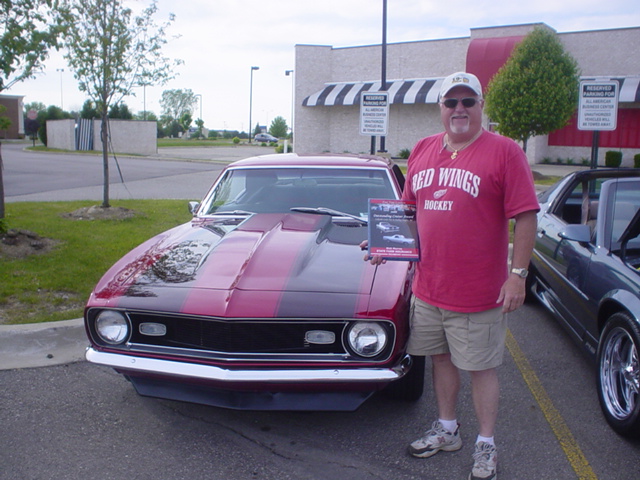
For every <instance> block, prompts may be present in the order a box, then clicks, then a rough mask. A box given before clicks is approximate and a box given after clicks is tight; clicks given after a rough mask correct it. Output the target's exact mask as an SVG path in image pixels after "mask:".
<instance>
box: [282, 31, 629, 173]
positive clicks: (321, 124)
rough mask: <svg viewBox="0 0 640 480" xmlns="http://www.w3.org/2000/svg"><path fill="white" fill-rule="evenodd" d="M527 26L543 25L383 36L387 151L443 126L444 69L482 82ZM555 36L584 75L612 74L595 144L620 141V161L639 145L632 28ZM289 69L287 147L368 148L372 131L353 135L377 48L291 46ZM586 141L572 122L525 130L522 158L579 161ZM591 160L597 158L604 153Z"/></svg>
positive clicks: (376, 79) (376, 78) (371, 87)
mask: <svg viewBox="0 0 640 480" xmlns="http://www.w3.org/2000/svg"><path fill="white" fill-rule="evenodd" d="M535 27H543V28H549V29H551V27H549V26H547V25H545V24H543V23H537V24H526V25H514V26H503V27H487V28H474V29H471V35H470V36H469V37H462V38H450V39H442V40H426V41H416V42H404V43H393V44H388V45H387V70H386V71H387V74H386V77H387V84H388V91H389V101H390V109H389V133H388V135H387V136H386V139H385V140H386V150H387V151H388V152H389V154H391V155H392V156H395V155H397V154H398V152H400V151H401V150H403V149H411V148H413V146H414V145H415V143H416V142H417V141H418V140H419V139H420V138H422V137H425V136H427V135H430V134H433V133H437V132H439V131H441V130H442V125H441V123H440V115H439V109H438V105H437V103H436V102H437V100H438V91H439V87H440V83H441V82H442V79H443V78H444V77H445V76H447V75H449V74H450V73H453V72H455V71H467V72H471V73H474V74H475V75H477V76H478V78H479V79H480V81H481V83H482V85H483V87H484V88H485V89H486V86H487V84H488V82H489V80H490V79H491V77H492V76H493V75H494V74H495V73H496V72H497V71H498V69H499V68H500V67H501V66H502V65H503V64H504V63H505V62H506V60H507V59H508V58H509V56H510V55H511V52H512V50H513V48H514V47H515V45H516V44H517V43H518V42H519V41H521V40H522V39H523V38H524V36H526V35H527V34H528V33H529V32H531V31H532V30H533V29H534V28H535ZM551 30H552V31H553V29H551ZM558 37H559V39H560V41H561V42H562V43H563V45H564V47H565V49H566V50H567V51H568V52H569V53H570V54H571V55H572V56H573V57H574V58H575V59H576V61H577V62H578V65H579V68H580V70H581V75H582V76H583V78H593V77H607V78H609V77H610V78H614V79H617V80H618V81H619V84H620V95H619V110H618V121H617V129H616V130H615V131H611V132H604V131H603V132H601V134H600V151H601V152H602V151H603V150H604V149H616V150H618V149H620V150H622V152H623V154H624V156H623V165H629V164H630V162H632V157H633V155H634V154H636V153H640V55H637V54H636V50H635V49H636V47H637V46H638V45H640V27H634V28H622V29H611V30H594V31H584V32H571V33H559V34H558ZM295 71H296V77H295V82H296V84H295V114H294V118H295V125H294V129H293V131H294V134H295V150H296V152H298V153H312V152H324V151H326V152H351V153H368V152H369V151H370V148H371V137H368V136H363V135H360V133H359V131H360V123H359V122H360V93H361V92H363V91H367V92H375V91H378V90H380V87H381V82H380V80H381V79H380V75H381V73H380V72H381V46H380V45H368V46H360V47H345V48H333V47H331V46H322V45H296V64H295ZM576 108H577V106H576ZM486 126H487V127H488V119H487V125H486ZM591 139H592V132H588V131H580V130H578V129H577V127H576V126H575V121H574V122H572V123H571V124H570V125H569V126H567V127H565V128H564V129H562V130H559V131H556V132H553V133H551V134H550V135H548V136H541V137H534V138H532V139H531V140H530V141H529V143H528V152H527V154H528V157H529V161H530V163H540V162H542V161H543V160H544V159H550V160H552V161H554V162H555V161H556V159H558V158H561V159H564V160H565V161H566V159H569V158H571V159H573V161H574V162H575V163H576V164H579V163H581V162H582V160H583V159H588V158H590V156H591ZM376 148H379V139H378V143H377V147H376ZM599 159H600V163H603V162H604V154H603V153H600V155H599Z"/></svg>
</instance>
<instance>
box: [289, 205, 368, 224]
mask: <svg viewBox="0 0 640 480" xmlns="http://www.w3.org/2000/svg"><path fill="white" fill-rule="evenodd" d="M289 210H291V211H292V212H301V213H312V214H316V215H330V216H332V217H347V218H351V219H353V220H356V221H357V222H358V223H359V224H360V225H368V224H369V222H367V221H366V220H363V219H361V218H360V217H356V216H355V215H351V214H350V213H345V212H340V211H338V210H333V209H332V208H326V207H292V208H290V209H289Z"/></svg>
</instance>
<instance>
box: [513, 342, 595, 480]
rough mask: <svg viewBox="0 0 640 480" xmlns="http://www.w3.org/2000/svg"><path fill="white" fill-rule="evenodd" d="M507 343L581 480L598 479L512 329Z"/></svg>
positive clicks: (523, 376)
mask: <svg viewBox="0 0 640 480" xmlns="http://www.w3.org/2000/svg"><path fill="white" fill-rule="evenodd" d="M506 343H507V348H508V349H509V353H510V354H511V357H512V358H513V360H514V361H515V363H516V366H517V367H518V370H519V371H520V374H521V375H522V378H524V381H525V382H526V384H527V386H528V387H529V390H530V391H531V393H532V394H533V397H534V398H535V399H536V402H538V405H539V406H540V409H541V410H542V413H543V415H544V416H545V418H546V419H547V422H549V425H550V426H551V430H553V433H554V434H555V436H556V438H557V439H558V442H559V443H560V446H561V447H562V450H564V453H565V455H566V457H567V460H569V463H570V464H571V467H572V468H573V470H574V471H575V472H576V474H577V475H578V478H579V479H580V480H597V478H598V477H596V474H595V473H594V472H593V470H592V469H591V465H589V462H588V461H587V459H586V457H585V456H584V454H583V453H582V450H581V449H580V446H579V445H578V442H577V441H576V439H575V438H574V436H573V434H572V433H571V430H569V427H568V426H567V424H566V423H565V421H564V419H563V418H562V415H560V412H558V410H557V409H556V407H554V405H553V402H552V401H551V398H550V397H549V395H548V394H547V392H546V390H545V389H544V387H543V386H542V383H540V380H539V379H538V376H537V375H536V373H535V371H534V370H533V368H532V367H531V364H530V363H529V360H527V357H526V356H525V355H524V352H523V351H522V349H521V348H520V345H518V342H517V341H516V339H515V337H514V336H513V334H512V333H511V331H510V330H508V331H507V342H506Z"/></svg>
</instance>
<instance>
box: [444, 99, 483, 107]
mask: <svg viewBox="0 0 640 480" xmlns="http://www.w3.org/2000/svg"><path fill="white" fill-rule="evenodd" d="M458 102H461V103H462V106H463V107H464V108H471V107H473V106H475V104H476V103H478V100H476V99H475V98H471V97H467V98H462V99H460V100H458V99H457V98H447V99H446V100H445V101H444V102H442V104H443V105H444V106H445V107H447V108H452V109H453V108H456V107H457V106H458Z"/></svg>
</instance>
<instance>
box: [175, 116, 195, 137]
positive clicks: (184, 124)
mask: <svg viewBox="0 0 640 480" xmlns="http://www.w3.org/2000/svg"><path fill="white" fill-rule="evenodd" d="M191 122H193V116H192V115H191V112H184V113H183V114H182V115H180V118H179V119H178V123H179V124H180V128H181V129H182V131H183V132H186V131H188V130H189V128H191Z"/></svg>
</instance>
